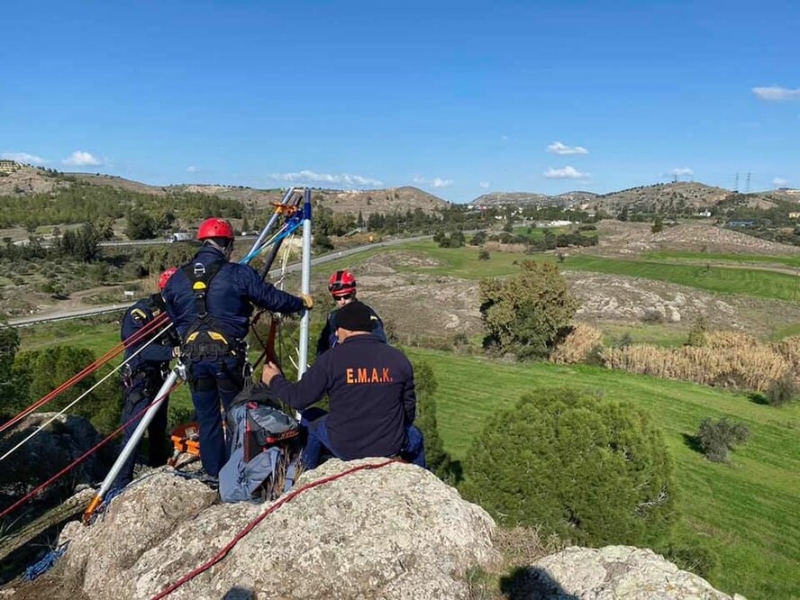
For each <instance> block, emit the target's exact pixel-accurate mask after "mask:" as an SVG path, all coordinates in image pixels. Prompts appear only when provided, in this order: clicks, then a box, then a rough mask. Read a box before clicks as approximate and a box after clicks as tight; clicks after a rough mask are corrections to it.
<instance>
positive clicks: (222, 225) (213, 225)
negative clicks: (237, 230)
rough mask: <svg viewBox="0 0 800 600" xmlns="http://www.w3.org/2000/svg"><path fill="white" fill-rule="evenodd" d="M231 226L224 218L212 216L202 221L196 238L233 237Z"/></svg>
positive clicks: (229, 238) (230, 238)
mask: <svg viewBox="0 0 800 600" xmlns="http://www.w3.org/2000/svg"><path fill="white" fill-rule="evenodd" d="M233 237H234V236H233V227H232V226H231V224H230V223H228V221H226V220H225V219H219V218H217V217H212V218H210V219H206V220H205V221H203V223H202V225H200V229H198V230H197V239H198V240H206V239H208V238H225V239H228V240H232V239H233Z"/></svg>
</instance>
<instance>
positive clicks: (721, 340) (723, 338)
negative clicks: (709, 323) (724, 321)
mask: <svg viewBox="0 0 800 600" xmlns="http://www.w3.org/2000/svg"><path fill="white" fill-rule="evenodd" d="M705 345H706V346H707V347H708V348H713V349H718V350H736V349H740V348H755V347H758V346H760V345H761V343H760V342H759V341H758V339H757V338H755V337H753V336H752V335H748V334H746V333H740V332H738V331H712V332H708V333H706V344H705Z"/></svg>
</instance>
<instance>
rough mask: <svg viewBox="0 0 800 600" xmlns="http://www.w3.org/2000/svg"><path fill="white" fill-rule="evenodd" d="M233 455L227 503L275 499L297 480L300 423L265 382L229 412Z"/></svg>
mask: <svg viewBox="0 0 800 600" xmlns="http://www.w3.org/2000/svg"><path fill="white" fill-rule="evenodd" d="M227 426H228V433H229V434H230V435H231V441H232V443H231V456H230V458H229V459H228V462H226V463H225V465H224V466H223V467H222V470H221V471H220V472H219V494H220V497H221V498H222V501H223V502H242V501H245V500H251V501H264V500H272V499H274V498H276V497H277V496H278V495H280V493H281V492H283V491H287V490H288V489H289V488H291V487H292V484H293V483H294V477H295V471H296V468H297V462H298V459H299V457H300V448H301V443H300V427H299V424H298V423H297V420H295V419H294V417H292V416H290V415H287V414H286V413H285V412H283V411H282V410H281V409H280V404H279V403H278V401H277V400H276V399H275V397H274V396H273V395H272V394H271V392H270V391H269V389H268V388H267V387H266V386H264V385H262V384H255V385H252V386H249V387H246V388H245V389H244V390H242V392H240V393H239V395H238V396H236V398H235V399H234V400H233V402H232V403H231V406H230V409H229V410H228V415H227Z"/></svg>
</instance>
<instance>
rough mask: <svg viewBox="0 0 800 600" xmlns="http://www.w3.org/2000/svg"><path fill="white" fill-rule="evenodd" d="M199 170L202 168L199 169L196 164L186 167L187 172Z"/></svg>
mask: <svg viewBox="0 0 800 600" xmlns="http://www.w3.org/2000/svg"><path fill="white" fill-rule="evenodd" d="M199 170H200V169H198V168H197V167H195V166H194V165H192V166H189V167H187V168H186V172H187V173H197V172H198V171H199Z"/></svg>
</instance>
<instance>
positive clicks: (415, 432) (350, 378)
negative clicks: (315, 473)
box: [261, 301, 425, 469]
mask: <svg viewBox="0 0 800 600" xmlns="http://www.w3.org/2000/svg"><path fill="white" fill-rule="evenodd" d="M336 319H337V320H336V324H337V329H336V334H337V336H338V338H339V345H337V346H336V348H335V349H332V350H330V351H328V352H325V353H323V354H322V355H320V356H319V357H318V358H317V360H316V362H315V363H314V365H313V366H312V367H311V368H310V369H309V370H308V372H306V373H305V374H304V375H303V377H302V379H300V381H298V382H297V383H290V382H289V381H287V380H286V379H285V378H284V377H283V375H282V374H281V372H280V370H279V369H278V367H277V366H276V365H275V364H273V363H271V362H270V363H267V364H266V365H265V366H264V371H263V373H262V375H261V381H262V383H264V384H266V385H268V386H269V388H270V390H271V391H272V392H273V393H274V394H275V396H277V397H278V398H279V399H280V400H282V401H283V402H285V403H286V404H288V405H289V406H291V407H292V408H294V409H297V410H303V409H305V408H307V407H308V406H310V405H312V404H314V403H315V402H318V401H319V400H321V399H322V398H324V397H325V396H326V395H327V396H328V397H329V399H330V412H329V413H328V414H326V415H325V414H324V413H322V411H318V410H317V411H315V409H311V410H308V411H305V413H304V415H303V417H304V418H303V421H302V422H303V424H305V425H306V426H307V427H308V441H307V444H306V447H305V449H304V451H303V463H304V464H305V467H306V468H307V469H313V468H315V467H316V466H317V465H318V464H319V461H320V458H321V456H322V453H323V452H324V451H325V450H328V451H329V452H330V454H333V455H334V456H336V457H337V458H340V459H342V460H353V459H356V458H366V457H369V456H387V457H388V456H401V457H403V458H405V459H407V460H408V461H409V462H413V463H414V464H416V465H419V466H421V467H425V451H424V445H423V441H422V433H421V432H420V431H419V429H417V428H416V427H414V426H413V423H414V417H415V415H416V410H417V397H416V394H415V392H414V370H413V367H412V366H411V362H409V360H408V359H407V358H406V356H405V355H404V354H403V353H402V352H400V350H397V349H396V348H392V347H391V346H390V345H389V344H387V343H386V342H385V341H383V340H381V339H380V338H379V337H378V336H376V335H375V334H374V333H373V332H372V331H373V327H374V320H373V319H372V311H371V310H370V309H369V307H367V306H366V305H365V304H363V303H362V302H358V301H355V302H351V303H350V304H348V305H346V306H344V307H342V308H341V309H339V311H338V314H337V317H336ZM314 412H316V413H317V414H320V413H321V414H323V415H324V416H321V417H319V418H317V419H316V420H315V421H314V422H309V421H310V420H311V419H312V418H313V413H314Z"/></svg>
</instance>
